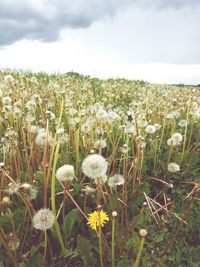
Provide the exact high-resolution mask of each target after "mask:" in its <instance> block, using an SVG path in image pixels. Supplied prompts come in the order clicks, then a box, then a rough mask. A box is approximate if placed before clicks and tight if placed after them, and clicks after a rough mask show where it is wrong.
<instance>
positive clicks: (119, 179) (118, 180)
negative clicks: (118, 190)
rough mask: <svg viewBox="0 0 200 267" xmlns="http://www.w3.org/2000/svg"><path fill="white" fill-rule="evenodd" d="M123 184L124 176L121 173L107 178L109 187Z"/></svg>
mask: <svg viewBox="0 0 200 267" xmlns="http://www.w3.org/2000/svg"><path fill="white" fill-rule="evenodd" d="M123 184H124V177H123V176H122V175H121V174H115V175H114V176H112V177H110V178H109V180H108V185H109V186H110V187H111V188H115V187H117V185H123Z"/></svg>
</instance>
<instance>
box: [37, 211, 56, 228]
mask: <svg viewBox="0 0 200 267" xmlns="http://www.w3.org/2000/svg"><path fill="white" fill-rule="evenodd" d="M53 224H54V215H53V213H52V211H51V210H50V209H46V208H45V209H41V210H39V211H37V212H36V213H35V215H34V216H33V227H34V228H35V229H37V230H41V231H46V230H47V229H50V228H51V227H52V226H53Z"/></svg>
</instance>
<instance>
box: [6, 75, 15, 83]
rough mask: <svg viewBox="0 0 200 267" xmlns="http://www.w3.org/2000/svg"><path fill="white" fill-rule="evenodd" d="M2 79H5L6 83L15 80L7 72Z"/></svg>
mask: <svg viewBox="0 0 200 267" xmlns="http://www.w3.org/2000/svg"><path fill="white" fill-rule="evenodd" d="M4 81H5V82H6V83H13V82H14V81H15V79H14V78H13V76H12V75H10V74H7V75H5V76H4Z"/></svg>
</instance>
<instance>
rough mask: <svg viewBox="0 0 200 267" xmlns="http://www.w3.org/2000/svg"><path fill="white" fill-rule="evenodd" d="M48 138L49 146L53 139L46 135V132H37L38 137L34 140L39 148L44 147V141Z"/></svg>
mask: <svg viewBox="0 0 200 267" xmlns="http://www.w3.org/2000/svg"><path fill="white" fill-rule="evenodd" d="M46 138H48V140H47V141H48V144H49V145H50V144H51V143H52V141H53V138H52V136H51V134H49V133H48V134H47V133H46V132H39V133H38V135H37V136H36V138H35V142H36V144H37V145H39V146H44V145H45V140H46Z"/></svg>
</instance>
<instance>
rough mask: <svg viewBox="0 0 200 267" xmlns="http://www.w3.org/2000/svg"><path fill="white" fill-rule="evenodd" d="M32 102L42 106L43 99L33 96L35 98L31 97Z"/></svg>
mask: <svg viewBox="0 0 200 267" xmlns="http://www.w3.org/2000/svg"><path fill="white" fill-rule="evenodd" d="M31 100H32V101H33V102H35V104H38V105H40V104H42V99H41V98H40V96H39V95H33V96H32V97H31Z"/></svg>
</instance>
